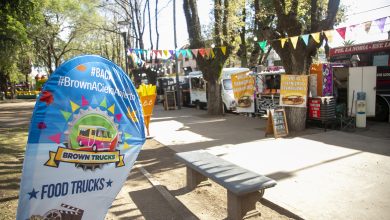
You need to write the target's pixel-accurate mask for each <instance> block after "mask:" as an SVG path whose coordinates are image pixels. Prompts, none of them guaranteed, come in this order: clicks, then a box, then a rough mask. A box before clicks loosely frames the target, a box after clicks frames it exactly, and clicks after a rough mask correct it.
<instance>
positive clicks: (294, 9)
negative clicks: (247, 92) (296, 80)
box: [262, 0, 340, 130]
mask: <svg viewBox="0 0 390 220" xmlns="http://www.w3.org/2000/svg"><path fill="white" fill-rule="evenodd" d="M272 4H273V9H272V10H270V11H272V13H275V15H276V25H275V26H269V27H264V28H263V30H262V31H263V34H264V37H265V39H267V40H268V42H270V44H271V45H272V47H273V48H274V50H275V51H276V52H277V53H278V54H279V56H280V58H281V60H282V63H283V66H284V68H285V70H286V73H288V74H298V75H299V74H307V73H308V70H309V67H310V65H311V63H312V57H314V56H315V55H316V53H317V49H318V48H319V47H321V45H322V43H323V40H324V37H323V36H322V35H321V38H320V41H319V42H316V41H315V40H314V39H313V38H310V40H309V42H308V45H305V43H304V42H303V40H299V41H298V42H297V44H296V47H295V48H294V46H293V44H292V43H291V41H288V43H286V44H285V45H284V47H282V45H281V42H280V41H279V40H277V39H279V38H286V37H293V36H300V35H303V34H310V33H317V32H321V31H324V30H329V29H333V26H334V24H335V22H336V15H337V12H338V9H339V5H340V0H303V1H302V0H272ZM286 112H287V118H288V123H289V127H290V129H291V130H303V129H304V128H305V121H306V108H294V107H288V108H286Z"/></svg>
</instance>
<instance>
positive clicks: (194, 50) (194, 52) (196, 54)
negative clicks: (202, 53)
mask: <svg viewBox="0 0 390 220" xmlns="http://www.w3.org/2000/svg"><path fill="white" fill-rule="evenodd" d="M191 51H192V53H193V54H194V56H195V58H196V57H197V56H198V49H192V50H191Z"/></svg>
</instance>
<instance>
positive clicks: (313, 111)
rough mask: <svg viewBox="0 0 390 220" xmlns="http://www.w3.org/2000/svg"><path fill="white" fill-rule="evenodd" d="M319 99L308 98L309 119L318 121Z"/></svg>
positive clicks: (319, 115)
mask: <svg viewBox="0 0 390 220" xmlns="http://www.w3.org/2000/svg"><path fill="white" fill-rule="evenodd" d="M320 117H321V99H316V98H309V118H311V119H320Z"/></svg>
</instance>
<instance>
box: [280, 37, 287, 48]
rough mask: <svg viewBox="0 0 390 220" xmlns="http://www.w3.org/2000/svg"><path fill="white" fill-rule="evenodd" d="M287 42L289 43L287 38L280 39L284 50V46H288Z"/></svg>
mask: <svg viewBox="0 0 390 220" xmlns="http://www.w3.org/2000/svg"><path fill="white" fill-rule="evenodd" d="M286 41H287V38H281V39H280V44H281V46H282V48H284V45H285V44H286Z"/></svg>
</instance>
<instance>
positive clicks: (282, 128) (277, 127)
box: [265, 109, 288, 138]
mask: <svg viewBox="0 0 390 220" xmlns="http://www.w3.org/2000/svg"><path fill="white" fill-rule="evenodd" d="M268 134H273V135H274V137H275V138H278V137H282V136H287V135H288V126H287V120H286V112H285V111H284V109H278V110H274V111H270V112H269V114H268V122H267V128H266V131H265V135H266V136H267V135H268Z"/></svg>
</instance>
